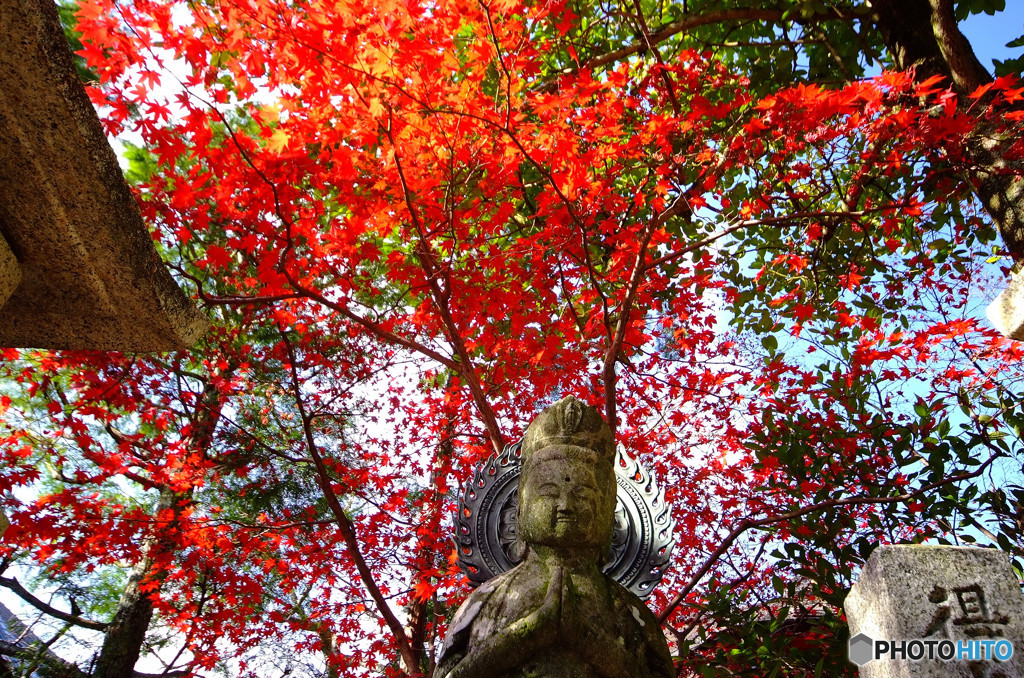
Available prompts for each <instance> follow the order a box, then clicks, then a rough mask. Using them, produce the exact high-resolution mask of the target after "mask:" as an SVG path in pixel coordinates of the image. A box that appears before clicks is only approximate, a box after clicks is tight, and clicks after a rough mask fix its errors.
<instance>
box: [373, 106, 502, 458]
mask: <svg viewBox="0 0 1024 678" xmlns="http://www.w3.org/2000/svg"><path fill="white" fill-rule="evenodd" d="M389 115H390V113H389ZM389 119H390V118H389ZM378 126H379V127H381V130H382V131H383V132H384V133H385V134H386V135H387V137H388V140H389V141H390V142H391V149H392V151H393V157H394V162H395V168H396V169H397V170H398V179H399V183H400V184H401V186H402V197H403V199H404V200H405V206H406V209H407V210H409V218H410V219H412V224H413V228H415V229H416V232H417V233H418V234H419V242H417V243H416V253H417V254H416V258H417V259H419V260H420V265H421V266H422V267H423V268H424V270H425V271H426V273H427V285H428V286H429V287H430V293H431V296H433V298H434V305H435V307H436V308H437V313H438V315H439V316H441V323H442V324H443V325H444V328H445V331H446V334H447V335H448V340H449V341H450V342H451V343H452V346H453V347H454V348H455V354H456V355H457V356H458V357H459V362H458V363H456V364H457V367H456V368H455V371H456V372H457V373H458V374H459V376H461V377H462V378H463V379H464V380H465V382H466V385H467V386H469V391H470V393H471V394H472V395H473V401H474V402H475V403H476V406H477V410H479V412H480V416H481V417H482V418H483V420H484V427H485V428H486V429H487V433H488V435H489V436H490V438H491V445H493V446H494V449H495V451H496V452H501V450H502V448H504V447H505V438H504V436H503V435H502V434H501V427H500V426H498V419H497V417H496V416H495V415H494V409H493V408H492V407H491V404H490V402H488V400H487V396H486V394H485V393H484V389H483V385H482V384H481V383H480V376H479V375H478V374H477V373H476V368H475V366H474V364H473V358H472V356H470V355H469V351H468V350H467V349H466V342H465V341H464V339H463V337H462V334H461V333H460V332H459V328H458V326H457V325H456V324H455V319H454V318H453V317H452V314H451V307H450V304H449V301H450V299H451V283H450V282H446V284H445V289H444V290H442V289H441V288H440V287H439V285H438V283H437V276H438V275H439V274H440V267H439V266H438V265H437V261H436V259H435V258H434V254H433V252H432V251H431V250H430V247H429V245H428V244H427V234H426V232H425V230H424V228H423V222H422V221H421V220H420V217H419V214H418V212H417V211H416V207H415V205H414V204H413V200H412V192H411V191H410V190H409V183H408V181H407V180H406V178H405V170H404V168H403V167H402V159H401V154H399V152H398V145H397V144H396V143H395V138H394V135H393V133H392V129H391V126H390V125H389V126H388V127H386V128H385V127H383V126H381V125H378Z"/></svg>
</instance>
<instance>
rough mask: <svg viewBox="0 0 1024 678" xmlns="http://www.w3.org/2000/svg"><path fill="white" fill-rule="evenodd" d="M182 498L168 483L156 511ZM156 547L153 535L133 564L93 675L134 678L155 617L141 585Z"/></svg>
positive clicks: (174, 504)
mask: <svg viewBox="0 0 1024 678" xmlns="http://www.w3.org/2000/svg"><path fill="white" fill-rule="evenodd" d="M183 499H184V500H186V501H187V498H183V497H182V496H181V495H179V494H176V493H174V492H173V491H171V489H170V488H169V487H164V488H162V489H161V490H160V500H159V501H158V502H157V508H156V512H157V515H159V514H160V513H161V512H162V511H166V510H167V509H174V508H175V506H179V505H180V502H181V501H182V500H183ZM157 548H159V543H158V537H152V538H150V539H149V540H147V542H146V543H145V544H144V545H143V547H142V550H143V556H142V559H141V560H140V561H139V562H138V563H136V565H135V567H133V568H132V573H131V576H130V577H129V578H128V585H127V586H126V587H125V590H124V593H122V594H121V600H120V601H118V603H117V611H116V612H115V613H114V618H113V619H112V620H111V622H110V626H108V627H107V633H106V635H105V636H104V637H103V647H102V648H101V649H100V656H99V658H98V659H97V660H96V668H95V670H94V671H93V676H94V678H131V676H132V673H133V672H134V670H135V663H136V662H137V661H138V660H139V654H140V653H141V651H142V644H143V642H145V640H146V633H147V631H149V623H150V621H152V619H153V601H152V600H151V599H150V597H149V594H148V593H147V592H145V591H143V590H142V585H143V583H145V582H146V581H148V580H150V577H151V570H152V568H153V555H154V550H155V549H157Z"/></svg>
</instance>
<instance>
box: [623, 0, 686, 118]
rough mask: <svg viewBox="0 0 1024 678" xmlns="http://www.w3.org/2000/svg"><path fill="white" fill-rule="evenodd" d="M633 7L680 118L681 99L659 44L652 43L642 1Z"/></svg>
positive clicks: (648, 47)
mask: <svg viewBox="0 0 1024 678" xmlns="http://www.w3.org/2000/svg"><path fill="white" fill-rule="evenodd" d="M633 7H635V8H636V16H635V18H636V21H637V24H639V26H640V35H641V37H643V39H644V45H645V46H646V47H647V51H649V52H650V53H651V54H653V55H654V58H655V59H656V60H657V62H658V66H660V68H659V71H660V74H661V79H662V81H663V82H664V83H665V89H666V91H667V92H668V98H669V101H670V102H671V103H672V111H673V112H674V113H675V114H676V116H677V117H678V116H679V115H680V114H681V109H680V108H679V99H678V98H677V97H676V90H675V87H673V85H672V78H670V77H669V75H668V72H667V71H666V70H665V60H664V59H662V57H661V52H660V51H659V50H658V49H657V43H654V42H651V31H650V29H649V28H648V27H647V20H646V19H644V10H643V7H641V6H640V0H633Z"/></svg>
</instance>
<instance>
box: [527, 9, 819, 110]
mask: <svg viewBox="0 0 1024 678" xmlns="http://www.w3.org/2000/svg"><path fill="white" fill-rule="evenodd" d="M784 14H785V12H783V10H777V9H755V8H752V7H750V8H743V9H727V10H722V11H719V12H701V13H700V14H689V15H687V16H686V17H684V18H682V19H680V20H679V21H673V22H672V23H670V24H668V25H666V26H663V27H662V28H659V29H658V30H656V31H655V32H654V33H645V34H644V35H643V38H644V42H643V43H642V44H635V45H629V46H626V47H620V48H619V49H616V50H612V51H610V52H605V53H604V54H601V55H598V56H595V57H593V58H591V59H588V60H587V61H585V62H584V63H583V64H582V65H580V66H579V67H576V68H566V69H564V70H562V71H559V72H558V74H559V75H573V74H575V73H578V72H580V71H583V70H587V69H594V68H600V67H601V66H607V65H608V64H610V63H614V62H616V61H622V60H623V59H627V58H629V57H631V56H633V55H634V54H638V53H640V52H644V51H646V50H648V49H651V48H652V47H653V46H654V45H657V44H659V43H661V42H664V41H665V40H668V39H669V38H671V37H673V36H675V35H678V34H679V33H686V32H688V31H691V30H693V29H694V28H700V27H701V26H709V25H711V24H721V23H727V22H730V21H774V22H780V21H782V20H783V15H784ZM801 20H802V21H807V19H801ZM557 88H558V82H557V81H556V80H551V81H548V82H545V83H544V84H543V85H541V86H540V87H538V88H537V89H538V90H539V91H550V90H553V89H557Z"/></svg>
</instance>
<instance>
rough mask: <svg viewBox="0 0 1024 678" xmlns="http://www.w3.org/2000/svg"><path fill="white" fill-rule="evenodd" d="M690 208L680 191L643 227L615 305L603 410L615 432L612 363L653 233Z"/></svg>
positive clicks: (616, 357)
mask: <svg viewBox="0 0 1024 678" xmlns="http://www.w3.org/2000/svg"><path fill="white" fill-rule="evenodd" d="M688 209H689V204H688V203H687V200H686V195H685V194H680V195H679V196H677V197H676V199H675V200H674V201H673V202H672V204H671V205H669V207H668V208H667V209H665V210H664V211H663V212H662V213H661V214H659V215H657V216H656V217H655V218H654V219H652V220H651V221H650V222H649V223H648V224H647V226H646V227H644V231H643V235H642V236H641V237H640V246H639V248H638V249H637V253H636V261H635V262H634V263H633V270H632V271H631V272H630V274H629V282H628V283H627V284H626V297H625V299H623V300H622V304H620V305H619V308H618V318H616V320H615V334H614V336H613V337H612V340H611V342H610V343H609V345H608V349H607V351H605V355H604V411H605V419H606V420H607V421H608V426H610V427H611V429H612V434H613V435H614V434H615V429H616V417H617V415H616V381H617V379H618V377H617V375H616V373H615V364H616V363H617V362H619V360H620V357H621V354H622V346H623V342H625V339H626V331H627V330H628V329H629V317H630V315H631V314H632V311H633V306H634V304H635V303H636V297H637V294H639V292H640V284H641V283H642V282H643V280H644V276H645V274H646V273H647V271H648V270H649V268H650V267H649V266H648V265H647V264H645V259H646V258H647V249H648V247H650V244H651V238H652V237H654V233H655V232H656V231H657V230H658V229H660V228H661V227H662V226H664V225H665V223H666V222H668V220H669V219H671V218H672V217H674V216H677V215H678V214H681V213H683V212H685V211H686V210H688Z"/></svg>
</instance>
